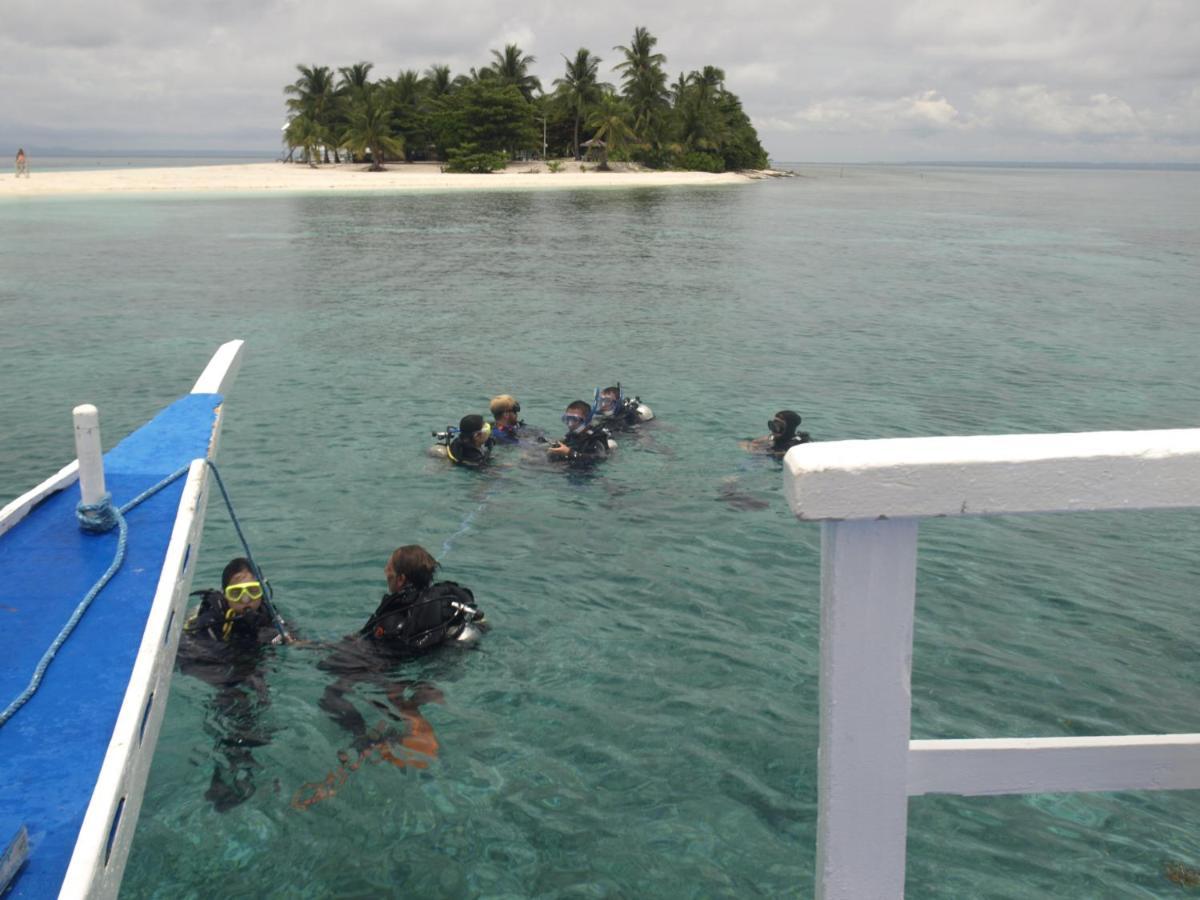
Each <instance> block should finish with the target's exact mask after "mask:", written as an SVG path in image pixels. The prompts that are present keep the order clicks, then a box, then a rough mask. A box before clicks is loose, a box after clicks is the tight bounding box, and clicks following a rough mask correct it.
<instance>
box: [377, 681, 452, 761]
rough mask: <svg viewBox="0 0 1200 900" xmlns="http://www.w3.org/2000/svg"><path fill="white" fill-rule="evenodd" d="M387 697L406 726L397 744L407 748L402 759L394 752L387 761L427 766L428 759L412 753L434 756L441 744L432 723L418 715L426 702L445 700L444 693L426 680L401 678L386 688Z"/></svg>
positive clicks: (436, 755) (435, 756)
mask: <svg viewBox="0 0 1200 900" xmlns="http://www.w3.org/2000/svg"><path fill="white" fill-rule="evenodd" d="M410 688H411V690H412V693H411V696H408V697H406V696H405V693H406V691H408V690H409V689H410ZM388 699H389V700H390V701H391V702H392V705H393V706H395V707H396V710H397V712H399V713H400V715H401V717H402V718H403V719H404V724H405V726H406V728H405V734H404V737H402V738H401V739H400V746H401V747H403V748H404V749H405V750H406V751H408V752H407V753H406V754H405V758H404V759H402V760H398V759H396V758H395V757H394V755H393V757H392V758H390V759H388V761H389V762H391V763H392V764H393V765H409V766H413V767H415V768H418V769H424V768H427V767H428V766H429V763H428V762H427V761H426V760H424V759H421V758H419V757H414V756H413V755H412V754H420V756H425V757H428V758H429V759H437V757H438V751H439V750H440V749H441V748H440V746H439V744H438V740H437V735H435V734H434V732H433V725H431V724H430V722H429V720H428V719H426V718H425V717H424V716H423V715H421V706H422V705H423V704H425V703H445V702H446V698H445V696H444V695H443V694H442V692H441V691H440V690H438V689H437V688H436V687H434V686H433V685H432V684H430V683H429V682H427V681H417V682H408V681H403V682H397V683H396V684H394V685H392V686H391V687H390V688H389V690H388ZM385 758H386V757H385Z"/></svg>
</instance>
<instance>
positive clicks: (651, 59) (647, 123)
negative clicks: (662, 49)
mask: <svg viewBox="0 0 1200 900" xmlns="http://www.w3.org/2000/svg"><path fill="white" fill-rule="evenodd" d="M657 43H658V38H656V37H655V36H654V35H652V34H651V33H650V32H649V31H647V30H646V29H645V28H642V27H641V26H640V25H639V26H638V27H637V28H635V29H634V30H633V40H632V41H630V42H629V46H628V47H621V46H616V47H613V49H614V50H619V51H621V54H622V55H623V56H624V61H623V62H620V63H618V64H617V66H616V70H617V71H618V72H621V73H622V76H621V80H622V82H623V84H624V89H623V94H624V96H625V99H626V100H627V101H629V105H630V107H631V109H632V110H633V120H634V127H635V128H636V129H637V131H638V134H640V135H641V136H642V137H643V138H645V139H649V140H651V141H652V142H653V141H655V139H656V138H657V136H658V133H659V130H660V126H661V123H662V113H663V112H664V111H665V109H666V108H667V98H668V92H667V73H666V72H665V71H664V70H663V64H664V63H665V62H666V61H667V58H666V56H664V55H663V54H661V53H655V52H654V47H655V45H656V44H657Z"/></svg>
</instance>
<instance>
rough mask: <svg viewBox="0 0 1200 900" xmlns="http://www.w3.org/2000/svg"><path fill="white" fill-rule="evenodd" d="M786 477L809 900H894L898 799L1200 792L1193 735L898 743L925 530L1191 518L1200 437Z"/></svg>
mask: <svg viewBox="0 0 1200 900" xmlns="http://www.w3.org/2000/svg"><path fill="white" fill-rule="evenodd" d="M783 477H784V491H785V493H786V494H787V498H788V502H789V503H790V504H791V507H792V510H793V512H795V514H796V516H797V517H798V518H800V519H802V520H805V521H819V522H821V523H822V524H821V627H820V641H821V663H820V701H819V703H820V738H819V747H818V781H817V789H818V803H817V806H818V812H817V865H816V891H815V895H816V896H817V897H818V898H837V900H843V898H844V900H864V898H892V897H902V896H903V895H904V866H905V841H906V833H907V828H908V798H909V797H913V796H919V795H922V794H960V795H980V794H1026V793H1047V792H1074V791H1126V790H1182V789H1196V788H1200V734H1173V735H1171V734H1168V735H1125V736H1105V737H1082V738H1079V737H1072V738H999V739H981V740H978V739H977V740H921V741H914V740H911V739H910V728H909V725H910V717H911V710H912V696H911V691H910V678H911V671H912V635H913V611H914V603H915V593H916V569H917V531H918V523H919V521H920V520H921V519H923V518H930V517H950V516H990V515H1011V514H1026V513H1043V512H1079V511H1097V510H1145V509H1166V508H1180V507H1200V429H1188V430H1173V431H1133V432H1094V433H1088V434H1033V435H1000V436H982V437H942V438H902V439H891V440H875V441H840V442H830V443H814V444H806V445H804V446H801V447H796V448H794V449H793V450H791V451H790V452H789V453H788V455H787V457H786V458H785V460H784V476H783Z"/></svg>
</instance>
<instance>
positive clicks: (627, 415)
mask: <svg viewBox="0 0 1200 900" xmlns="http://www.w3.org/2000/svg"><path fill="white" fill-rule="evenodd" d="M641 405H642V401H641V400H639V399H638V398H637V397H634V398H632V399H630V398H626V399H624V400H622V401H621V406H620V408H619V409H617V410H616V411H615V412H613V413H612V415H608V416H605V417H604V427H605V428H610V429H612V430H614V431H626V430H628V429H630V428H632V427H633V426H635V425H640V424H641V423H642V415H641V413H640V412H639V411H638V407H640V406H641Z"/></svg>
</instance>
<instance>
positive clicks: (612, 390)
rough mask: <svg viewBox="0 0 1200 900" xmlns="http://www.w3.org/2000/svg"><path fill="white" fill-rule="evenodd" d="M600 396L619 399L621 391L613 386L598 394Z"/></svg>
mask: <svg viewBox="0 0 1200 900" xmlns="http://www.w3.org/2000/svg"><path fill="white" fill-rule="evenodd" d="M600 395H601V396H612V397H620V396H621V389H620V388H619V387H617V386H616V385H613V386H612V387H606V388H605V389H604V390H602V391H601V392H600Z"/></svg>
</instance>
